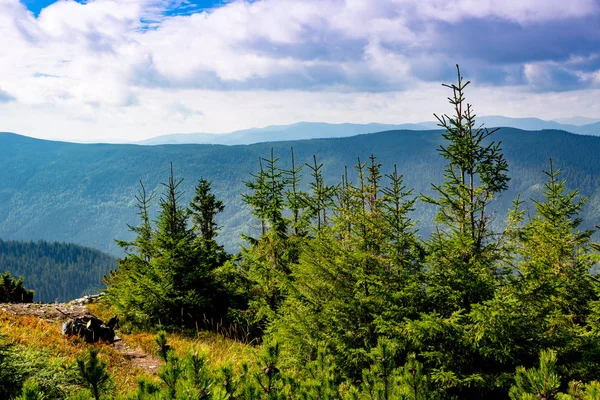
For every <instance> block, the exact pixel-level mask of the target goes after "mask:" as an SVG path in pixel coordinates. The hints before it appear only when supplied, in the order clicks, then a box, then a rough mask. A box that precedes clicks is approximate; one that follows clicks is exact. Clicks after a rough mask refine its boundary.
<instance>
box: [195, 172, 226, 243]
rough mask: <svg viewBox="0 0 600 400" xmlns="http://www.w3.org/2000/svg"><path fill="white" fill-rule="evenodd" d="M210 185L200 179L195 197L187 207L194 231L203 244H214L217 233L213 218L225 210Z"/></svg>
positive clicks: (208, 182)
mask: <svg viewBox="0 0 600 400" xmlns="http://www.w3.org/2000/svg"><path fill="white" fill-rule="evenodd" d="M211 184H212V182H210V181H208V180H206V179H203V178H200V180H199V181H198V185H197V186H196V195H195V196H194V199H193V200H192V202H191V203H190V207H189V208H190V214H191V216H192V222H193V224H194V229H195V230H196V233H197V235H198V236H199V237H201V238H202V240H203V241H204V242H205V243H213V242H214V240H215V238H216V237H217V231H218V225H217V222H216V220H215V218H216V216H217V215H218V214H219V213H222V212H223V211H224V210H225V204H223V202H222V201H221V200H217V198H216V196H215V195H214V194H213V193H212V191H211Z"/></svg>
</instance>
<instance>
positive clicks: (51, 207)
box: [0, 128, 600, 255]
mask: <svg viewBox="0 0 600 400" xmlns="http://www.w3.org/2000/svg"><path fill="white" fill-rule="evenodd" d="M440 133H441V131H439V130H436V131H432V130H423V131H416V130H394V131H386V132H380V133H375V134H370V135H358V136H353V137H347V138H335V139H315V140H300V141H287V142H274V143H259V144H252V145H239V146H222V145H178V146H137V145H116V144H74V143H64V142H51V141H43V140H37V139H32V138H28V137H24V136H18V135H15V134H10V133H0V238H2V239H4V240H8V239H14V240H38V239H44V240H50V241H61V242H73V243H77V244H81V245H85V246H90V247H94V248H97V249H100V250H103V251H107V252H110V253H112V254H114V255H119V254H121V253H120V250H119V249H118V247H117V246H116V244H115V239H129V238H131V233H130V232H129V230H128V227H127V224H132V225H135V224H137V222H138V217H137V216H136V210H135V207H134V204H135V201H134V196H135V194H136V192H137V190H138V187H139V181H140V180H143V181H144V184H145V185H146V188H147V189H148V190H154V191H156V192H158V193H159V194H160V193H161V191H162V189H163V187H162V186H161V185H160V183H161V182H164V181H166V179H167V177H168V172H169V163H171V162H172V163H173V165H174V169H175V174H176V176H177V177H181V178H184V182H183V185H182V186H181V188H182V189H183V190H184V192H185V194H184V196H183V197H182V200H183V201H184V202H188V201H189V200H190V199H191V198H192V194H193V189H194V186H195V184H196V183H197V181H198V179H199V178H200V177H205V178H207V179H209V180H212V181H213V188H214V191H215V193H216V195H217V196H218V197H219V198H220V199H222V200H223V201H224V202H225V204H226V209H225V212H224V213H223V214H222V215H221V216H220V218H219V223H220V225H221V226H222V232H221V235H220V236H219V240H220V241H221V242H222V243H223V244H224V245H225V246H226V247H227V248H228V249H229V250H231V251H235V250H236V249H238V248H239V244H240V242H241V241H240V233H242V232H245V233H250V234H252V233H253V232H254V233H256V232H257V229H258V227H259V226H258V224H257V222H256V221H255V220H254V219H253V218H252V216H251V214H250V210H249V208H248V206H246V205H245V204H244V203H243V202H242V196H241V195H242V193H245V192H246V191H247V189H246V187H245V185H244V181H245V180H249V179H251V176H250V174H251V173H253V172H256V171H257V170H258V168H259V166H258V159H259V157H267V156H268V155H269V153H270V151H271V148H273V150H274V154H275V156H276V157H280V158H281V160H280V165H281V166H282V167H284V168H286V167H288V166H289V155H290V148H291V147H293V148H294V151H295V154H296V162H297V164H300V163H302V162H310V161H312V156H313V154H315V155H317V157H318V160H319V162H322V163H323V164H324V165H325V166H324V174H325V177H326V180H327V182H329V183H331V184H335V183H337V182H339V180H340V176H341V175H342V173H343V171H344V167H345V166H348V167H349V171H350V176H351V178H352V175H353V170H352V166H353V165H354V164H355V163H356V162H357V158H358V157H360V158H361V159H362V160H366V159H367V158H368V157H369V155H371V154H375V155H376V156H377V157H378V160H379V161H380V162H382V163H383V168H382V171H383V173H388V172H390V171H391V169H392V168H393V165H394V164H397V165H398V171H399V172H400V173H402V174H404V179H405V184H406V186H407V187H409V188H414V193H415V194H418V193H426V194H432V193H431V191H430V187H431V186H430V185H431V183H432V182H433V183H439V182H440V180H441V179H442V172H443V167H444V164H445V161H444V160H443V159H442V158H441V157H440V156H439V155H438V154H437V148H438V147H439V145H440V144H441V143H442V138H441V135H440ZM496 139H497V140H502V147H503V150H504V152H505V154H506V157H507V159H508V161H509V163H510V176H511V177H512V181H511V183H510V190H509V191H507V192H506V193H504V194H503V195H502V196H501V197H500V198H499V200H498V202H497V211H498V213H497V217H496V220H497V221H496V222H497V223H498V224H500V223H501V222H502V220H503V218H504V215H505V212H506V210H507V209H508V208H509V206H510V204H511V202H512V200H513V199H514V198H515V197H516V195H517V194H518V193H520V194H521V196H522V198H524V199H529V198H532V197H537V196H539V195H540V193H541V191H542V188H543V183H544V182H545V176H544V174H543V173H542V171H543V170H544V169H547V168H548V160H549V159H550V158H552V159H553V160H554V166H555V168H561V169H562V170H563V174H562V175H561V177H562V178H565V179H567V180H568V184H569V187H572V188H575V187H576V188H579V189H580V190H581V192H582V193H583V194H584V195H587V196H590V198H591V199H590V201H589V202H588V205H587V206H586V208H585V212H584V217H585V218H586V223H587V226H593V224H594V223H600V220H598V215H600V163H598V154H600V137H595V136H583V135H574V134H571V133H567V132H564V131H557V130H544V131H524V130H518V129H513V128H504V129H501V130H500V131H499V132H498V133H497V134H496ZM303 175H304V177H305V180H304V186H305V187H306V186H307V185H308V177H309V173H308V171H307V170H306V169H305V170H304V172H303ZM157 206H158V204H157V202H156V201H155V203H154V205H153V209H154V210H156V208H157ZM417 210H418V212H417V213H415V215H414V218H415V219H417V220H419V221H420V222H419V224H418V227H419V229H420V232H421V233H422V234H423V235H428V233H429V232H430V230H431V227H432V226H433V224H432V219H433V216H434V214H435V210H433V209H432V208H431V207H428V206H426V205H424V204H419V207H417Z"/></svg>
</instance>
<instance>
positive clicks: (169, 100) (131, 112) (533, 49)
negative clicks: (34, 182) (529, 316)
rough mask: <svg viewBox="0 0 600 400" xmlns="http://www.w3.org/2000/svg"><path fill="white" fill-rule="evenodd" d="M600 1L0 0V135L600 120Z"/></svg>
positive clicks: (128, 135) (130, 136)
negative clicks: (460, 94) (462, 98)
mask: <svg viewBox="0 0 600 400" xmlns="http://www.w3.org/2000/svg"><path fill="white" fill-rule="evenodd" d="M599 26H600V0H574V1H564V0H502V1H499V0H497V1H494V0H478V1H475V0H453V1H448V0H254V1H250V0H232V1H225V0H223V1H219V0H208V1H199V0H195V1H192V0H189V1H188V0H87V1H75V0H62V1H58V2H55V1H49V0H0V46H1V48H2V49H3V52H2V55H0V131H15V132H18V133H22V134H26V135H32V136H38V137H52V138H62V139H78V140H93V139H102V140H137V139H142V138H145V137H150V136H155V135H159V134H166V133H174V132H178V133H181V132H217V133H218V132H227V131H232V130H235V129H243V128H248V127H253V126H265V125H269V124H286V123H294V122H298V121H325V122H360V123H364V122H382V123H403V122H419V121H424V120H431V119H432V114H433V113H443V112H446V111H449V110H448V105H447V104H446V103H445V99H446V95H447V93H445V92H444V90H443V88H442V86H441V83H443V82H450V81H452V80H453V79H455V64H457V63H458V64H460V65H461V68H462V71H463V73H464V75H465V77H466V78H468V79H471V80H472V81H473V84H472V85H471V86H470V88H469V92H468V96H469V100H471V101H472V103H473V104H474V107H475V111H476V112H477V113H478V114H479V115H490V114H502V115H507V116H513V117H527V116H535V117H540V118H545V119H552V118H566V117H570V116H574V115H584V116H587V117H592V118H595V117H600V102H597V101H596V99H598V98H600V96H599V95H600V30H599V29H598V27H599Z"/></svg>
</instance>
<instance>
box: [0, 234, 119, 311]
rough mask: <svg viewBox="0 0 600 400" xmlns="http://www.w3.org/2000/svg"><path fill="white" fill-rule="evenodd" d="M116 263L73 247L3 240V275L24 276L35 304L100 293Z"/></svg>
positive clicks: (0, 263)
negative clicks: (104, 280)
mask: <svg viewBox="0 0 600 400" xmlns="http://www.w3.org/2000/svg"><path fill="white" fill-rule="evenodd" d="M116 266H117V264H116V260H115V259H114V258H113V257H111V256H109V255H107V254H104V253H101V252H100V251H98V250H94V249H89V248H86V247H81V246H77V245H74V244H69V243H49V242H44V241H41V242H37V243H34V242H17V241H2V240H0V272H2V273H3V272H6V271H9V272H10V273H11V275H13V276H15V277H18V276H23V279H24V281H25V286H26V287H27V288H28V289H33V290H35V294H34V301H43V302H52V301H55V300H60V301H68V300H72V299H75V298H78V297H81V296H83V295H85V294H90V293H97V292H98V290H99V289H100V288H101V287H102V276H103V275H104V274H107V273H108V271H109V270H110V269H115V268H116Z"/></svg>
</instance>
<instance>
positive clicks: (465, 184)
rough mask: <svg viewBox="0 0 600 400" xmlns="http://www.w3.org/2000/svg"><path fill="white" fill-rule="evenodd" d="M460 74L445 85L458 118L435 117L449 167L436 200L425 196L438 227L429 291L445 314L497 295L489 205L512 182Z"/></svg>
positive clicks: (496, 253) (431, 246) (432, 246)
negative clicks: (477, 118)
mask: <svg viewBox="0 0 600 400" xmlns="http://www.w3.org/2000/svg"><path fill="white" fill-rule="evenodd" d="M457 73H458V82H457V84H451V85H446V84H445V85H444V86H445V87H447V88H449V89H450V90H451V91H452V95H451V96H450V97H449V102H450V104H451V105H452V107H453V109H454V115H452V116H448V115H445V114H444V115H442V116H438V115H435V116H436V118H437V119H438V121H439V126H441V127H442V128H443V129H444V130H445V132H444V133H442V137H443V138H444V139H445V144H443V145H441V146H440V148H439V150H438V151H439V153H440V155H441V156H442V157H443V158H444V159H446V161H447V163H448V164H447V165H446V168H445V170H444V180H443V182H442V184H441V185H435V184H434V185H432V190H433V192H434V193H435V194H436V197H432V196H423V197H422V198H423V200H424V201H426V202H428V203H430V204H433V205H434V206H436V207H437V209H438V214H437V216H436V222H437V223H438V226H437V227H436V232H435V233H434V234H433V236H432V238H431V240H430V241H429V253H430V257H429V262H428V263H429V264H430V267H431V268H430V273H429V279H430V280H431V283H430V285H429V287H430V296H431V299H432V304H435V309H436V310H437V311H439V312H441V313H443V314H444V315H449V313H451V312H453V311H456V310H458V309H465V310H469V309H470V307H471V304H474V303H477V302H480V301H482V300H486V299H489V298H491V296H492V295H493V293H494V287H495V285H496V277H497V275H498V270H497V267H498V266H497V260H498V258H499V257H500V253H499V249H498V247H497V246H496V243H495V242H496V239H495V238H494V232H493V230H492V229H491V226H490V224H491V221H492V216H493V213H492V212H491V210H490V205H491V202H492V201H493V200H494V198H496V197H497V196H498V195H500V194H501V193H502V192H503V191H505V190H506V188H507V186H508V182H509V180H510V178H509V177H508V175H507V170H508V163H507V162H506V160H505V159H504V155H503V154H502V150H501V148H500V144H501V143H498V142H494V141H493V140H491V138H490V136H491V135H493V133H494V132H495V131H496V130H495V129H493V130H488V129H487V128H482V127H479V126H477V125H476V122H475V114H474V112H473V108H472V106H471V105H470V104H469V103H467V101H466V98H465V88H466V87H467V86H468V85H469V83H470V82H469V81H466V82H465V81H464V79H463V77H462V76H461V74H460V69H459V68H458V66H457ZM444 303H445V304H444Z"/></svg>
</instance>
